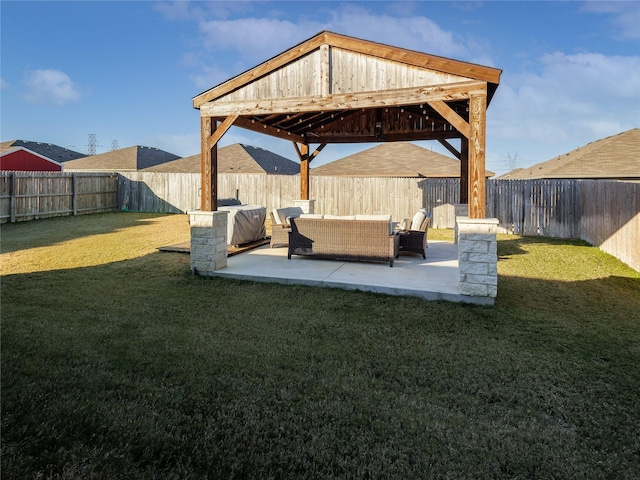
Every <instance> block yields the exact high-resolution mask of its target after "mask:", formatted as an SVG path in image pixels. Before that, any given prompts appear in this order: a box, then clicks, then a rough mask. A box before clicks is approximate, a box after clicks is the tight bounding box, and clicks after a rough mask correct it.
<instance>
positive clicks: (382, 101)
mask: <svg viewBox="0 0 640 480" xmlns="http://www.w3.org/2000/svg"><path fill="white" fill-rule="evenodd" d="M500 74H501V70H498V69H495V68H491V67H485V66H482V65H476V64H471V63H466V62H461V61H458V60H452V59H448V58H442V57H437V56H433V55H428V54H425V53H420V52H415V51H411V50H405V49H401V48H396V47H391V46H387V45H382V44H379V43H374V42H370V41H365V40H360V39H357V38H353V37H347V36H344V35H338V34H335V33H331V32H326V31H325V32H320V33H319V34H317V35H315V36H314V37H312V38H310V39H309V40H307V41H305V42H303V43H301V44H299V45H297V46H295V47H293V48H291V49H290V50H287V51H285V52H283V53H281V54H280V55H278V56H276V57H274V58H272V59H270V60H267V61H266V62H264V63H262V64H260V65H258V66H257V67H254V68H253V69H251V70H248V71H246V72H244V73H242V74H240V75H238V76H236V77H234V78H231V79H230V80H227V81H226V82H224V83H222V84H220V85H218V86H216V87H213V88H211V89H210V90H207V91H205V92H203V93H201V94H200V95H198V96H196V97H195V98H194V99H193V106H194V108H198V109H200V116H201V134H202V181H203V184H202V206H201V208H202V210H207V211H211V210H215V208H216V204H217V188H216V183H217V178H216V177H217V174H216V155H217V153H216V144H217V142H218V141H219V140H220V138H222V136H223V135H224V133H225V132H226V131H227V130H228V129H229V128H230V127H231V126H236V127H241V128H245V129H247V130H251V131H254V132H259V133H263V134H266V135H271V136H273V137H278V138H281V139H285V140H289V141H291V142H293V143H294V146H295V148H296V152H297V153H298V156H299V158H300V165H301V166H300V177H301V192H300V195H301V198H302V199H308V198H309V163H310V162H311V161H312V160H313V158H315V157H316V156H317V155H318V153H320V151H321V150H322V149H323V148H324V146H325V145H327V144H329V143H367V142H395V141H412V140H414V141H415V140H437V141H439V142H440V143H442V144H443V145H444V146H445V147H446V148H447V150H449V151H450V152H451V153H452V154H453V155H454V156H455V157H456V158H458V159H459V160H460V167H461V168H460V177H461V187H460V188H461V191H460V198H461V202H463V203H467V202H468V203H469V216H470V217H472V218H484V216H485V138H486V108H487V106H488V104H489V102H490V101H491V98H492V97H493V94H494V93H495V91H496V89H497V87H498V84H499V82H500ZM452 139H459V140H460V148H459V149H456V148H455V146H454V145H453V144H452V143H451V142H450V140H452ZM312 144H317V145H318V147H317V148H316V149H315V150H314V151H313V152H311V147H310V146H311V145H312Z"/></svg>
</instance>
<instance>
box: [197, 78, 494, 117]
mask: <svg viewBox="0 0 640 480" xmlns="http://www.w3.org/2000/svg"><path fill="white" fill-rule="evenodd" d="M486 91H487V88H486V83H484V82H478V81H468V82H467V81H465V82H456V83H449V84H440V85H433V86H420V87H409V88H398V89H394V90H384V91H371V92H354V93H340V94H331V95H327V96H322V95H310V96H306V97H291V98H265V99H252V100H234V101H232V102H210V103H205V104H203V105H202V106H201V107H200V115H201V116H203V117H226V116H228V115H245V116H246V115H269V114H272V113H308V112H318V111H333V110H354V109H359V108H378V107H389V106H399V105H416V104H422V103H430V102H437V101H443V102H444V101H451V100H464V99H468V98H469V97H470V96H471V95H478V94H482V93H484V94H485V95H486ZM447 108H448V109H449V107H448V106H447ZM456 116H457V117H458V118H460V117H459V116H458V115H457V114H456Z"/></svg>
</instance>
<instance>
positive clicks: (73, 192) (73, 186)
mask: <svg viewBox="0 0 640 480" xmlns="http://www.w3.org/2000/svg"><path fill="white" fill-rule="evenodd" d="M71 205H72V209H73V213H72V215H77V214H78V186H77V177H76V174H75V173H72V174H71Z"/></svg>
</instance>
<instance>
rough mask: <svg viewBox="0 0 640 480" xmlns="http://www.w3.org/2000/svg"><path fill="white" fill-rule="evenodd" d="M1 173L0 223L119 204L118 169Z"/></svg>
mask: <svg viewBox="0 0 640 480" xmlns="http://www.w3.org/2000/svg"><path fill="white" fill-rule="evenodd" d="M0 173H1V174H0V221H2V223H5V222H17V221H24V220H33V219H36V218H46V217H56V216H60V215H80V214H87V213H98V212H108V211H114V210H117V208H118V174H117V173H79V172H77V173H64V172H0Z"/></svg>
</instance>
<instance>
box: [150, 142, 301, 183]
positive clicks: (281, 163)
mask: <svg viewBox="0 0 640 480" xmlns="http://www.w3.org/2000/svg"><path fill="white" fill-rule="evenodd" d="M145 171H147V172H173V173H178V172H179V173H200V154H199V153H198V154H197V155H192V156H190V157H185V158H180V159H178V160H174V161H172V162H167V163H163V164H162V165H156V166H153V167H150V168H146V169H145ZM218 173H269V174H280V175H296V174H298V173H300V164H298V163H296V162H294V161H292V160H289V159H288V158H285V157H283V156H280V155H278V154H277V153H273V152H270V151H269V150H265V149H264V148H259V147H254V146H251V145H243V144H241V143H235V144H233V145H228V146H226V147H221V148H219V149H218Z"/></svg>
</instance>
